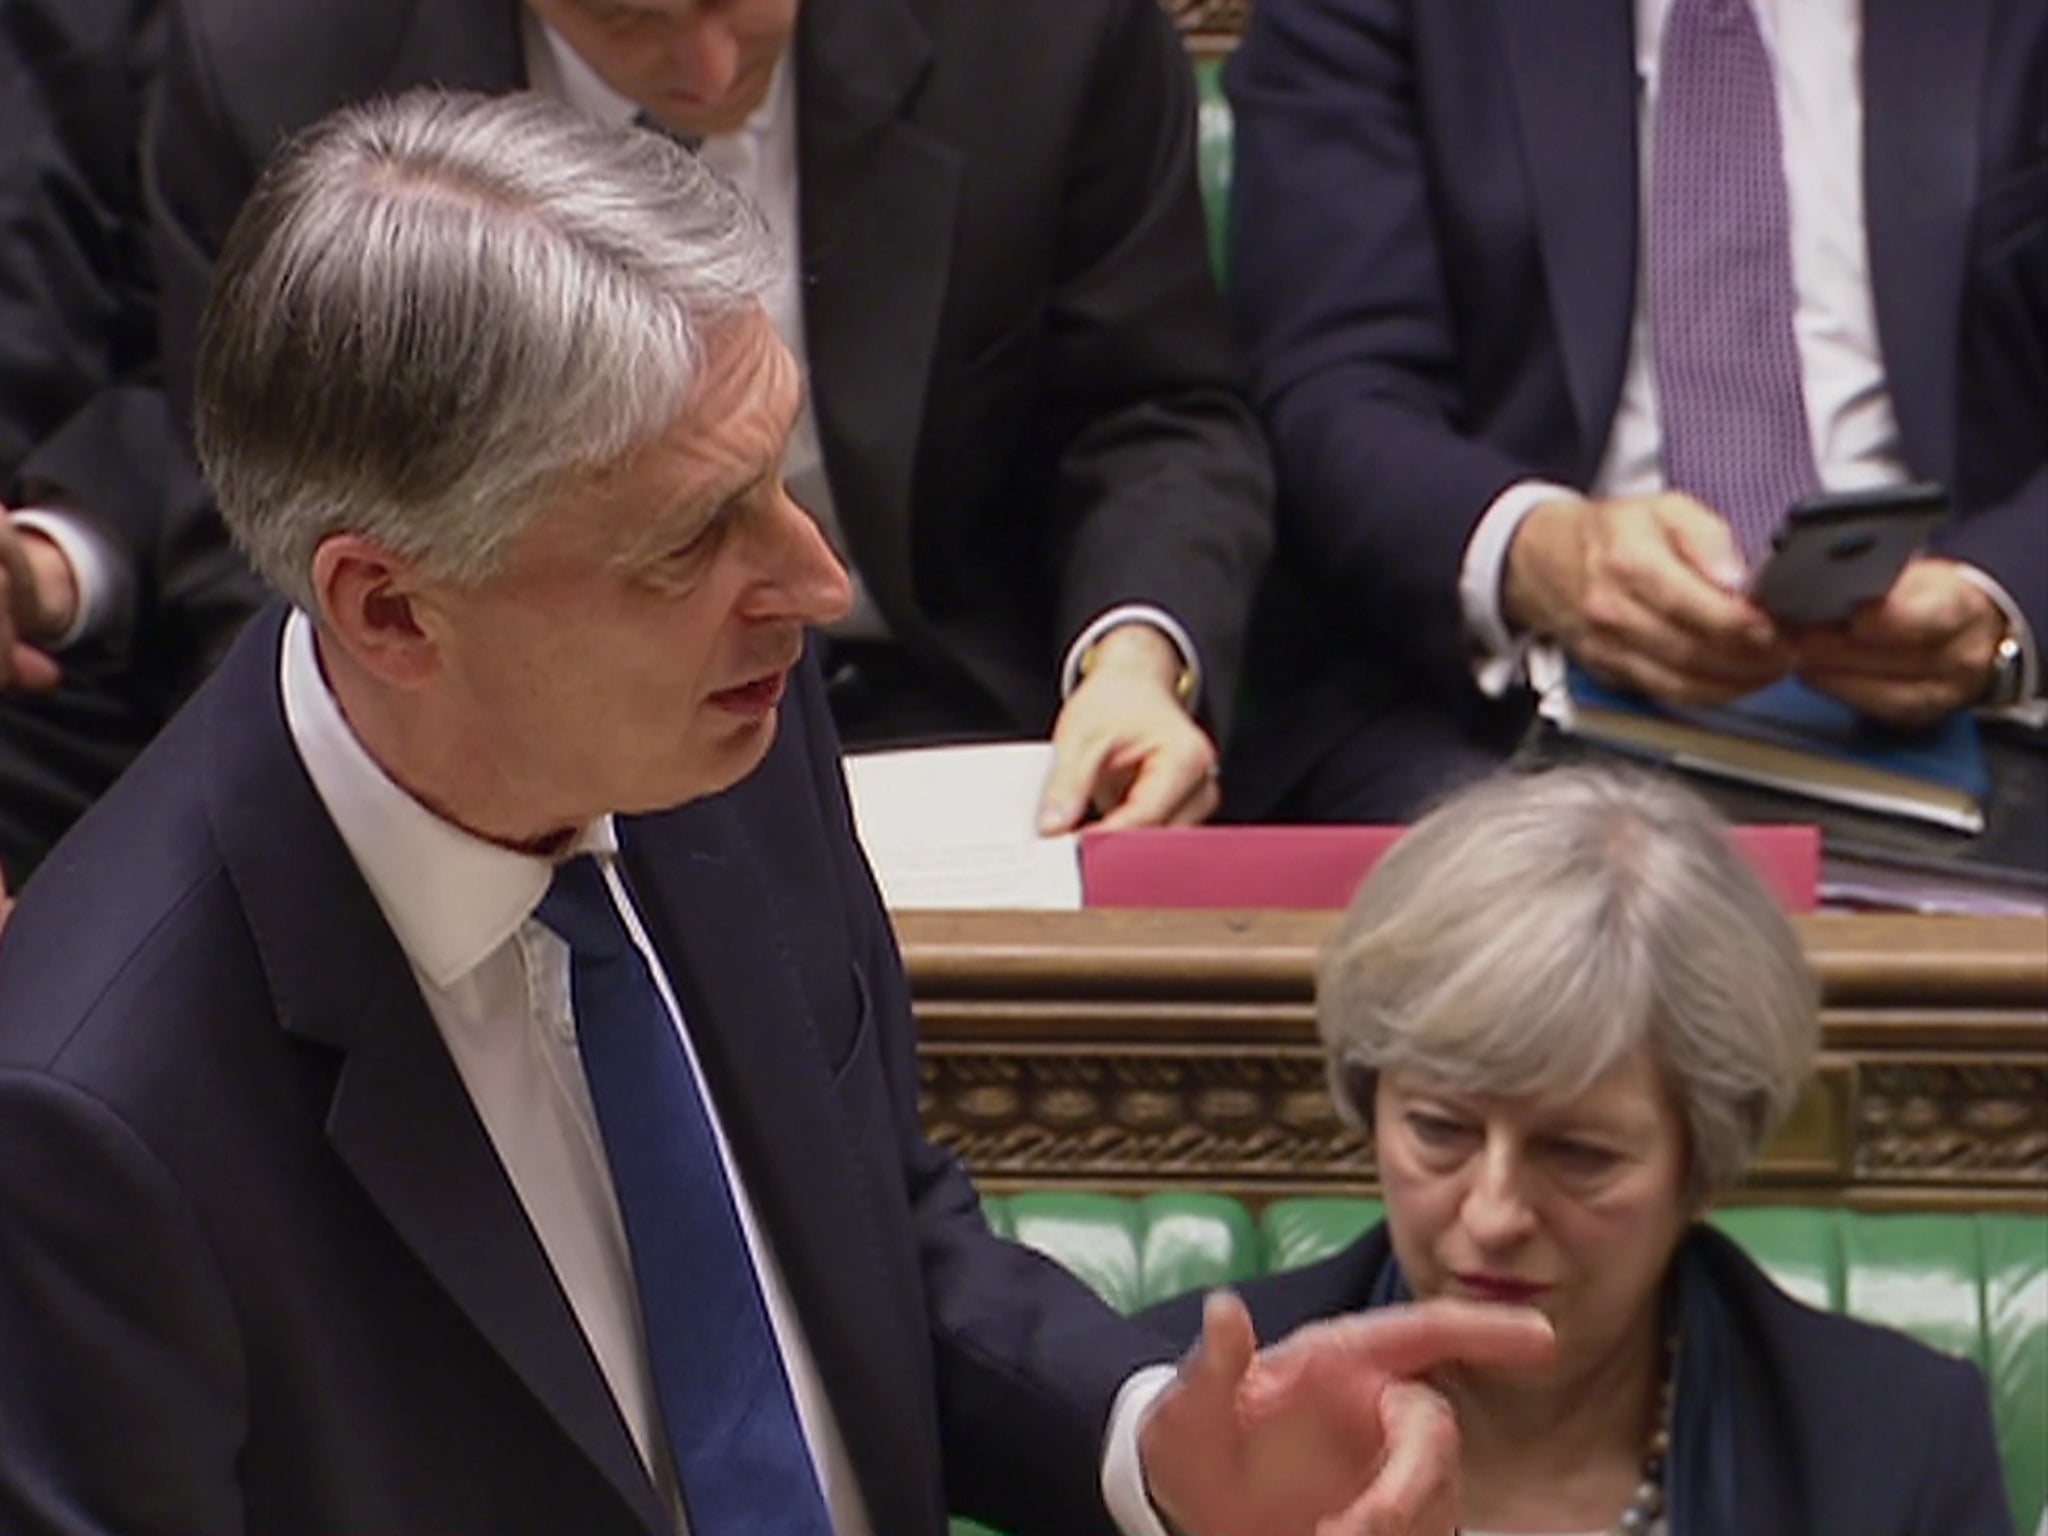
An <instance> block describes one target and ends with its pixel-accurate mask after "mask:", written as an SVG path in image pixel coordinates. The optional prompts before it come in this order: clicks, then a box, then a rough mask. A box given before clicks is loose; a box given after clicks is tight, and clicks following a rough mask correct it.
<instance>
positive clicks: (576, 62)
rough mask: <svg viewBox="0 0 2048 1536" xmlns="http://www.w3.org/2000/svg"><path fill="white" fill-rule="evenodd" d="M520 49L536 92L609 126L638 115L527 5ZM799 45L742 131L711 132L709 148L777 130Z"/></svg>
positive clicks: (779, 64) (786, 52)
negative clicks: (712, 144) (565, 103)
mask: <svg viewBox="0 0 2048 1536" xmlns="http://www.w3.org/2000/svg"><path fill="white" fill-rule="evenodd" d="M520 45H521V47H522V48H523V49H524V51H525V55H526V83H527V84H528V85H530V86H532V87H533V89H535V90H536V91H539V92H541V94H543V95H546V96H553V97H555V98H557V99H558V100H561V101H566V102H567V103H569V105H570V106H572V107H575V108H576V109H577V110H578V111H580V112H583V113H586V114H588V115H589V116H591V117H594V118H596V119H597V120H598V121H599V122H601V123H603V124H605V125H606V126H608V127H612V128H622V127H624V126H625V125H626V124H627V123H630V122H632V121H633V120H634V119H635V118H637V117H639V115H640V108H639V106H638V104H637V103H635V102H633V101H632V100H631V99H629V98H628V97H625V96H621V95H620V94H619V93H618V92H617V91H615V90H613V89H612V88H611V87H610V86H609V85H606V84H605V83H604V80H603V79H602V78H601V77H600V76H599V75H598V73H597V71H596V70H594V69H592V68H591V67H590V66H589V65H588V64H586V63H585V62H584V61H583V55H582V54H580V53H578V52H577V51H576V50H575V49H574V48H572V47H570V46H569V44H568V43H567V42H566V41H564V39H563V38H562V36H561V34H560V33H558V32H557V31H555V29H554V28H553V27H551V26H549V25H548V24H547V23H546V22H544V21H542V20H541V19H540V17H538V16H536V15H535V14H534V13H533V11H532V9H531V8H529V7H524V6H522V7H521V8H520ZM794 47H795V43H794V40H792V42H791V44H790V46H789V47H786V48H784V49H783V51H782V57H781V58H780V59H778V60H776V62H775V78H774V79H773V80H771V81H770V82H769V84H768V94H767V95H765V96H763V97H762V98H761V105H760V106H758V107H756V108H755V109H754V111H753V113H752V115H751V116H749V117H748V118H747V120H746V122H744V123H743V124H741V125H740V128H739V130H738V132H737V133H732V134H712V135H710V136H708V137H707V138H706V140H705V142H706V143H707V144H709V143H716V142H717V141H718V140H719V139H721V138H738V137H740V136H741V135H742V134H744V135H749V136H751V137H754V138H757V139H765V138H766V137H767V136H768V135H769V134H770V133H771V132H773V131H774V128H775V123H776V119H777V117H778V116H779V115H780V114H781V113H783V112H786V111H787V110H788V103H789V89H790V81H791V78H792V75H793V71H792V69H791V67H790V54H791V52H792V50H793V49H794Z"/></svg>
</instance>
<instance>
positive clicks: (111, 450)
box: [0, 0, 255, 908]
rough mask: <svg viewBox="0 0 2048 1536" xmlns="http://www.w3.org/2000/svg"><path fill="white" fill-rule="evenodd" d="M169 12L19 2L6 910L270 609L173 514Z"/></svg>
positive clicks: (6, 370)
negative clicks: (166, 375) (162, 244)
mask: <svg viewBox="0 0 2048 1536" xmlns="http://www.w3.org/2000/svg"><path fill="white" fill-rule="evenodd" d="M158 9H159V8H158V6H157V4H156V0H11V3H10V4H8V5H7V6H6V7H5V9H4V10H0V143H5V144H6V145H7V151H6V153H5V155H4V156H0V229H4V235H0V589H4V598H0V908H4V905H5V899H6V893H7V892H8V891H9V890H19V889H20V887H21V884H22V882H23V881H25V880H26V879H27V878H28V877H29V875H30V874H32V873H33V872H34V870H35V868H36V866H37V865H38V864H39V863H40V862H41V861H42V858H43V856H44V855H45V854H46V853H47V852H48V851H49V848H50V846H51V845H52V844H53V843H54V842H55V841H56V840H57V838H58V837H59V836H60V835H61V834H62V833H63V831H64V829H65V828H66V827H68V826H69V825H70V824H71V822H72V821H73V820H75V819H76V818H77V816H78V815H79V813H80V812H82V811H83V810H84V809H85V807H86V806H87V805H89V804H90V803H91V802H92V801H93V799H94V798H96V797H97V796H98V795H99V794H100V793H102V792H103V791H104V790H105V789H106V787H107V785H108V784H110V783H112V782H113V780H114V778H115V777H116V776H117V775H118V774H119V773H120V771H121V769H122V768H123V767H125V766H126V764H127V763H128V761H129V760H130V759H131V758H132V757H133V756H134V754H135V753H136V752H137V751H138V750H140V748H141V746H142V744H143V743H144V742H145V741H147V740H148V738H149V736H150V735H151V734H152V733H153V732H154V731H155V730H156V729H157V728H158V726H160V725H161V724H162V722H163V721H164V719H166V718H167V717H168V715H169V713H170V711H171V709H172V708H173V707H174V706H175V703H176V701H177V699H178V698H179V697H181V696H182V695H183V694H184V693H185V692H186V691H188V690H189V689H190V687H191V686H192V684H193V683H194V682H196V680H197V675H198V673H199V672H200V671H201V670H203V667H204V665H205V664H206V662H207V661H209V660H210V659H211V657H212V656H213V655H214V654H217V652H218V650H219V648H220V647H221V646H222V645H223V644H224V643H225V640H226V637H227V635H228V634H229V633H231V632H232V629H233V626H234V624H235V623H236V622H237V621H238V620H239V619H240V617H241V616H242V614H243V613H244V612H246V611H247V605H248V604H249V603H252V602H253V601H254V600H255V598H254V595H253V593H252V592H251V591H250V590H249V589H251V588H253V587H254V582H253V580H250V579H249V578H248V576H247V573H246V571H242V570H241V569H240V568H239V565H238V563H237V562H234V561H233V560H232V559H231V558H229V557H228V555H227V551H226V548H225V544H226V541H225V538H224V537H223V536H221V535H220V534H219V532H218V527H217V524H214V523H209V522H206V521H205V520H200V522H199V524H198V525H197V526H194V525H191V524H190V523H188V520H187V519H185V518H182V517H176V516H171V515H168V514H167V511H166V508H165V505H164V502H163V495H162V483H163V464H164V458H165V454H166V451H167V439H168V429H167V417H166V414H165V410H164V404H163V400H162V397H161V394H160V393H159V391H158V389H157V386H156V370H155V366H154V365H155V359H156V330H155V327H156V315H155V286H154V284H153V282H152V281H151V277H150V263H149V260H148V253H147V243H148V242H147V238H146V233H145V229H144V220H143V214H142V199H141V195H140V191H139V188H138V185H137V178H136V173H135V163H134V144H135V139H136V136H137V134H138V132H139V130H140V126H141V118H142V100H143V93H144V89H145V85H146V82H147V80H148V78H149V77H150V75H151V74H152V73H153V71H154V69H155V67H156V62H157V58H158V54H159V51H160V50H159V32H160V27H159V26H158V24H157V23H158V16H157V12H158ZM181 531H182V532H183V533H196V534H198V535H199V537H198V538H197V539H196V540H193V539H188V538H186V537H183V536H181ZM209 540H210V547H209ZM222 578H225V586H224V587H223V585H222V584H221V579H222Z"/></svg>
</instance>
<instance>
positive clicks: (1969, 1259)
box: [954, 1193, 2048, 1536]
mask: <svg viewBox="0 0 2048 1536" xmlns="http://www.w3.org/2000/svg"><path fill="white" fill-rule="evenodd" d="M984 1206H985V1208H986V1209H987V1211H988V1214H989V1220H990V1223H991V1224H992V1225H993V1226H994V1227H995V1228H996V1230H997V1231H999V1232H1003V1233H1004V1234H1006V1235H1009V1236H1014V1237H1015V1238H1017V1239H1018V1240H1019V1241H1020V1242H1024V1243H1028V1244H1030V1245H1031V1246H1032V1247H1034V1248H1037V1249H1040V1250H1041V1251H1043V1252H1045V1253H1048V1254H1050V1255H1051V1256H1052V1257H1054V1258H1056V1259H1058V1260H1059V1261H1060V1262H1061V1263H1062V1264H1064V1265H1066V1267H1067V1268H1069V1269H1071V1270H1072V1271H1073V1272H1074V1273H1075V1274H1077V1275H1079V1276H1080V1277H1081V1278H1082V1279H1083V1280H1085V1281H1087V1282H1088V1284H1089V1285H1091V1286H1093V1287H1094V1289H1095V1290H1096V1291H1097V1292H1098V1293H1099V1294H1101V1295H1102V1296H1103V1297H1104V1298H1105V1299H1107V1300H1108V1301H1109V1302H1110V1303H1111V1305H1113V1306H1116V1307H1118V1308H1119V1309H1121V1310H1123V1311H1127V1312H1128V1311H1132V1310H1135V1309H1136V1308H1138V1307H1141V1306H1144V1305H1147V1304H1148V1303H1151V1302H1154V1301H1161V1300H1164V1299H1165V1298H1166V1297H1168V1296H1173V1295H1177V1294H1179V1293H1180V1292H1182V1291H1185V1290H1191V1289H1193V1288H1195V1287H1198V1286H1200V1287H1207V1286H1214V1285H1224V1284H1228V1283H1230V1282H1232V1281H1236V1280H1242V1279H1245V1278H1246V1277H1248V1276H1251V1275H1256V1274H1263V1273H1266V1272H1268V1271H1269V1270H1276V1269H1287V1268H1292V1267H1294V1266H1296V1265H1300V1264H1307V1263H1311V1262H1313V1261H1314V1260H1316V1259H1319V1258H1323V1257H1326V1256H1327V1255H1329V1254H1331V1253H1334V1252H1335V1251H1336V1250H1337V1249H1339V1248H1342V1247H1343V1246H1344V1245H1345V1244H1347V1243H1349V1242H1351V1241H1352V1240H1353V1239H1354V1238H1356V1237H1357V1236H1358V1235H1359V1234H1360V1233H1361V1232H1363V1231H1364V1230H1365V1229H1366V1228H1367V1227H1369V1226H1371V1225H1372V1224H1373V1223H1374V1222H1376V1221H1378V1220H1379V1219H1380V1215H1381V1208H1380V1205H1379V1202H1377V1201H1374V1200H1362V1199H1340V1198H1336V1197H1313V1198H1305V1199H1295V1200H1276V1201H1273V1202H1272V1203H1270V1204H1269V1205H1267V1206H1266V1208H1265V1210H1264V1212H1263V1214H1262V1215H1261V1216H1260V1218H1259V1219H1258V1220H1257V1221H1256V1222H1254V1221H1253V1219H1252V1217H1251V1215H1250V1213H1249V1212H1248V1211H1247V1210H1246V1209H1245V1207H1244V1206H1243V1205H1242V1204H1240V1203H1239V1202H1238V1201H1236V1200H1232V1199H1229V1198H1227V1197H1224V1196H1218V1195H1205V1194H1199V1193H1196V1194H1163V1195H1151V1196H1147V1197H1145V1198H1143V1199H1125V1198H1120V1197H1115V1196H1107V1195H1084V1194H1065V1193H1057V1194H1055V1193H1036V1194H1021V1195H1013V1196H1010V1197H1008V1198H991V1199H989V1200H987V1201H985V1202H984ZM1713 1220H1714V1222H1715V1223H1716V1224H1717V1225H1718V1226H1720V1227H1721V1228H1722V1230H1724V1231H1725V1232H1727V1233H1728V1234H1729V1235H1730V1236H1732V1237H1733V1238H1734V1239H1735V1240H1736V1241H1737V1242H1739V1243H1740V1244H1742V1246H1743V1248H1744V1249H1745V1250H1746V1251H1747V1252H1748V1253H1749V1254H1750V1255H1751V1256H1752V1257H1753V1258H1755V1259H1756V1261H1757V1262H1758V1263H1759V1264H1761V1265H1762V1266H1763V1268H1764V1269H1765V1270H1766V1271H1767V1272H1768V1273H1769V1274H1770V1275H1771V1277H1772V1278H1773V1279H1774V1280H1776V1281H1777V1283H1778V1284H1779V1285H1780V1286H1782V1287H1783V1288H1784V1289H1785V1290H1787V1291H1788V1292H1790V1293H1791V1294H1792V1295H1794V1296H1796V1297H1798V1298H1799V1299H1800V1300H1802V1301H1805V1302H1807V1303H1808V1304H1809V1305H1812V1306H1816V1307H1824V1308H1827V1309H1829V1310H1831V1311H1838V1312H1844V1311H1845V1312H1848V1313H1851V1314H1852V1315H1854V1316H1856V1317H1860V1318H1863V1319H1865V1320H1867V1321H1870V1322H1876V1323H1883V1324H1885V1325H1886V1326H1888V1327H1893V1328H1898V1329H1901V1330H1902V1331H1904V1332H1906V1333H1909V1334H1912V1335H1913V1336H1914V1337H1915V1338H1918V1339H1921V1340H1923V1341H1924V1342H1926V1343H1928V1344H1931V1345H1933V1346H1934V1347H1935V1348H1937V1349H1944V1350H1947V1351H1949V1352H1950V1353H1951V1354H1956V1355H1961V1356H1964V1357H1966V1358H1968V1359H1971V1360H1975V1361H1976V1362H1977V1363H1978V1364H1979V1365H1980V1366H1981V1367H1983V1370H1984V1373H1985V1377H1986V1379H1987V1380H1988V1381H1989V1383H1990V1387H1991V1398H1992V1407H1993V1410H1994V1412H1995V1414H1996V1417H1997V1424H1998V1437H1999V1448H2000V1450H2001V1452H2002V1454H2003V1457H2004V1462H2005V1473H2006V1486H2007V1489H2008V1491H2009V1493H2010V1494H2011V1497H2012V1502H2013V1509H2014V1511H2015V1514H2016V1517H2017V1522H2018V1527H2019V1529H2020V1530H2021V1531H2022V1532H2031V1531H2033V1530H2034V1529H2035V1526H2036V1522H2038V1521H2039V1520H2040V1519H2041V1515H2042V1511H2043V1508H2044V1506H2048V1219H2044V1218H2042V1217H2038V1216H2018V1215H1968V1214H1947V1213H1943V1214H1935V1215H1869V1214H1863V1213H1859V1212H1854V1211H1842V1210H1832V1209H1810V1208H1804V1207H1791V1206H1747V1207H1739V1208H1736V1209H1732V1210H1727V1211H1721V1212H1717V1213H1715V1215H1714V1217H1713ZM954 1530H955V1533H956V1536H986V1533H983V1532H982V1530H981V1528H980V1527H978V1526H975V1525H972V1524H971V1523H969V1522H967V1521H956V1522H955V1524H954Z"/></svg>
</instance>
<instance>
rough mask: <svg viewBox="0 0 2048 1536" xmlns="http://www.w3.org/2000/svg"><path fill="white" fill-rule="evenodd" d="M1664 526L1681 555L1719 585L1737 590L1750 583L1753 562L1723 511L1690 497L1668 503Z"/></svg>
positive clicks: (1725, 590) (1725, 588) (1730, 590)
mask: <svg viewBox="0 0 2048 1536" xmlns="http://www.w3.org/2000/svg"><path fill="white" fill-rule="evenodd" d="M1664 526H1665V528H1666V529H1667V530H1668V532H1669V534H1670V536H1671V547H1672V548H1673V549H1675V550H1677V551H1678V557H1679V558H1680V559H1681V560H1683V561H1684V562H1685V563H1686V564H1687V565H1689V566H1691V567H1692V568H1693V569H1694V570H1696V571H1698V572H1699V573H1700V574H1701V575H1702V576H1704V577H1706V578H1707V580H1709V581H1711V582H1712V583H1713V584H1714V585H1715V586H1717V587H1719V588H1720V589H1721V590H1722V591H1724V592H1736V593H1739V592H1741V591H1742V590H1743V588H1745V587H1746V586H1748V584H1749V562H1748V561H1747V560H1745V559H1744V558H1743V557H1742V547H1741V546H1740V545H1739V544H1737V543H1736V542H1735V530H1734V529H1733V528H1731V527H1729V526H1728V520H1727V519H1726V518H1724V517H1723V516H1721V514H1720V513H1718V512H1716V511H1714V510H1713V509H1712V508H1711V507H1709V506H1707V505H1706V504H1705V503H1704V502H1698V501H1693V500H1691V499H1690V498H1687V499H1684V500H1680V501H1677V502H1674V503H1667V504H1666V506H1665V521H1664Z"/></svg>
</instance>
